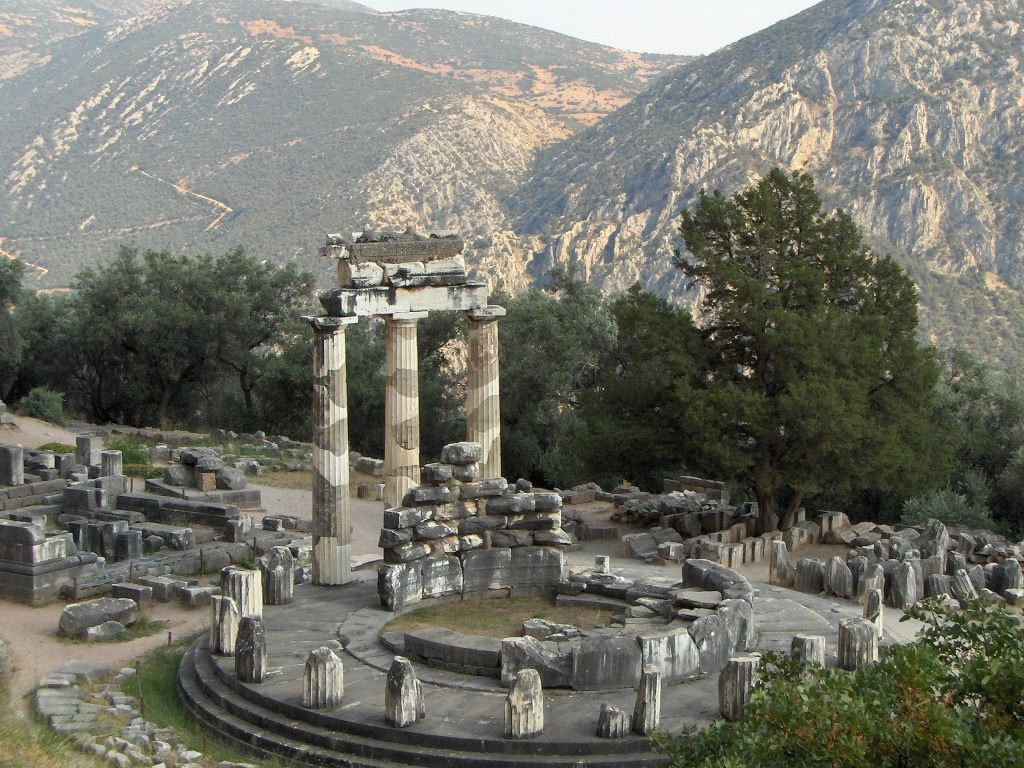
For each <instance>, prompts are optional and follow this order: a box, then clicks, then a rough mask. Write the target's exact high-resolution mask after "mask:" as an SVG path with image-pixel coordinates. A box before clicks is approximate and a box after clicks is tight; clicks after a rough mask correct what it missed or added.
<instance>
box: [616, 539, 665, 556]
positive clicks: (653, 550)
mask: <svg viewBox="0 0 1024 768" xmlns="http://www.w3.org/2000/svg"><path fill="white" fill-rule="evenodd" d="M622 553H623V554H624V555H625V556H626V557H632V558H634V559H636V560H647V559H648V558H651V557H656V556H657V554H658V542H656V541H655V540H654V537H653V536H651V534H649V533H630V534H627V535H625V536H623V537H622Z"/></svg>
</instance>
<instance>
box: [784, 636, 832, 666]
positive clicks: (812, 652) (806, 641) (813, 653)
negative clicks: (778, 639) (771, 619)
mask: <svg viewBox="0 0 1024 768" xmlns="http://www.w3.org/2000/svg"><path fill="white" fill-rule="evenodd" d="M789 652H790V653H791V654H792V656H793V658H794V659H799V660H800V661H802V662H804V663H806V664H811V665H814V666H816V667H824V666H825V638H824V637H822V636H821V635H793V642H792V643H791V644H790V646H789Z"/></svg>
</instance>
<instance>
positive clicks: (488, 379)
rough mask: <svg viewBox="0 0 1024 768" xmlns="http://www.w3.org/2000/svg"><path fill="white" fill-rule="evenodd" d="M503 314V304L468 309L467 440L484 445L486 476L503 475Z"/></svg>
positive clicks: (482, 466) (483, 470) (482, 471)
mask: <svg viewBox="0 0 1024 768" xmlns="http://www.w3.org/2000/svg"><path fill="white" fill-rule="evenodd" d="M504 316H505V309H504V307H498V306H494V305H490V306H487V307H482V308H480V309H473V310H470V311H468V312H466V318H467V320H468V322H469V343H468V347H469V349H468V355H467V360H466V441H467V442H470V443H480V445H482V446H483V448H484V457H483V460H482V461H481V462H480V472H481V477H485V478H494V477H501V401H500V399H499V392H498V388H499V387H498V385H499V377H498V318H500V317H504Z"/></svg>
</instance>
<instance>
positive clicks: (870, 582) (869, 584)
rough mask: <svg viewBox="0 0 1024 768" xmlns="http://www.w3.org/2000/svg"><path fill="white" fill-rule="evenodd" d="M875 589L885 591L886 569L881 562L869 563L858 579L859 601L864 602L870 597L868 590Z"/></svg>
mask: <svg viewBox="0 0 1024 768" xmlns="http://www.w3.org/2000/svg"><path fill="white" fill-rule="evenodd" d="M873 589H880V590H882V592H883V593H884V592H885V569H884V568H882V565H881V564H880V563H874V564H873V565H869V566H868V567H867V568H865V569H864V573H862V574H861V576H860V579H858V580H857V602H858V603H861V604H863V603H864V602H865V601H866V600H867V599H868V592H870V591H871V590H873Z"/></svg>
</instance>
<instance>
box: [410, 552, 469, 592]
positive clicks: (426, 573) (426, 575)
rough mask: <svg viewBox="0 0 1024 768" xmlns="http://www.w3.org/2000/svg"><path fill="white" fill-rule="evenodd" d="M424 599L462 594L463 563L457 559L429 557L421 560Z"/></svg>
mask: <svg viewBox="0 0 1024 768" xmlns="http://www.w3.org/2000/svg"><path fill="white" fill-rule="evenodd" d="M418 565H419V566H420V572H421V574H422V581H423V597H440V596H441V595H461V594H462V584H463V580H462V579H463V577H462V561H460V560H459V558H457V557H450V556H448V557H427V558H424V559H423V560H420V561H419V563H418Z"/></svg>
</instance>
